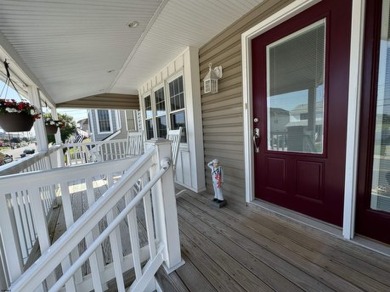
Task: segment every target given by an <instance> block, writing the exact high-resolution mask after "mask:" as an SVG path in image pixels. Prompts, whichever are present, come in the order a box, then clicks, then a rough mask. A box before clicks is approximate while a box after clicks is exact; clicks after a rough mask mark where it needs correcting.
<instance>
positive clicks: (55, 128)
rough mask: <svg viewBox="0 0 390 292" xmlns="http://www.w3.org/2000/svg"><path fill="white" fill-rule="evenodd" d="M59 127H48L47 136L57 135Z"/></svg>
mask: <svg viewBox="0 0 390 292" xmlns="http://www.w3.org/2000/svg"><path fill="white" fill-rule="evenodd" d="M57 130H58V127H57V126H55V125H46V134H52V135H54V134H55V133H57Z"/></svg>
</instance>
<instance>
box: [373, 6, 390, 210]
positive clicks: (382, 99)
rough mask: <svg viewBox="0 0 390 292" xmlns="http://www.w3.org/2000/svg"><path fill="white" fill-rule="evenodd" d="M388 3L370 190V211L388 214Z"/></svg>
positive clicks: (389, 189) (383, 23)
mask: <svg viewBox="0 0 390 292" xmlns="http://www.w3.org/2000/svg"><path fill="white" fill-rule="evenodd" d="M389 2H390V1H389V0H385V1H383V12H382V28H381V40H380V57H379V70H378V89H377V107H376V120H375V148H374V157H373V160H374V163H373V171H372V191H371V208H372V209H374V210H381V211H386V212H390V42H389V41H390V38H389V32H390V27H389V23H390V21H389V15H390V13H389V6H390V5H389Z"/></svg>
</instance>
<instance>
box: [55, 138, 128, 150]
mask: <svg viewBox="0 0 390 292" xmlns="http://www.w3.org/2000/svg"><path fill="white" fill-rule="evenodd" d="M120 142H126V139H115V140H105V141H96V142H82V143H65V144H62V145H61V146H62V148H69V147H73V146H94V145H102V144H112V143H120Z"/></svg>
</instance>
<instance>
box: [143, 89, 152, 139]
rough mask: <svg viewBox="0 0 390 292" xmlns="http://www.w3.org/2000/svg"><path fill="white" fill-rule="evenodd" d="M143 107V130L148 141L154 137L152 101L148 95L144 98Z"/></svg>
mask: <svg viewBox="0 0 390 292" xmlns="http://www.w3.org/2000/svg"><path fill="white" fill-rule="evenodd" d="M144 103H145V104H144V105H145V130H146V138H147V139H148V140H150V139H152V138H153V137H154V134H153V110H152V100H151V99H150V95H148V96H146V97H145V98H144Z"/></svg>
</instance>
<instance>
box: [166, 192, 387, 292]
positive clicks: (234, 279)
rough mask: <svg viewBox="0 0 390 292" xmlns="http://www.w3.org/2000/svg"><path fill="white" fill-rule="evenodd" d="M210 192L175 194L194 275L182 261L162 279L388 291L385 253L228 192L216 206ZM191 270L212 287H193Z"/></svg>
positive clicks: (215, 286) (238, 287) (261, 287)
mask: <svg viewBox="0 0 390 292" xmlns="http://www.w3.org/2000/svg"><path fill="white" fill-rule="evenodd" d="M211 199H212V196H211V195H208V194H206V193H202V194H195V193H193V192H191V191H189V190H184V191H182V192H181V194H180V195H179V197H178V198H177V206H178V219H179V225H180V226H179V228H180V239H181V247H182V255H183V259H184V260H185V261H186V265H187V263H189V265H191V270H192V271H193V269H196V271H197V273H199V274H200V275H198V276H196V277H191V271H186V265H184V266H182V267H180V268H179V269H178V270H176V271H175V272H173V273H171V274H170V275H165V281H169V280H170V278H171V277H174V278H175V280H174V281H175V282H176V283H177V281H178V279H180V280H181V281H182V282H183V285H184V286H185V287H188V289H189V291H214V290H217V291H225V290H227V291H232V289H233V290H234V291H265V290H267V289H270V290H274V291H300V290H301V291H390V257H388V256H384V255H382V254H379V253H376V252H375V251H372V250H368V249H366V248H364V247H362V246H359V245H356V244H354V243H352V242H349V241H346V240H343V239H341V238H338V237H336V236H334V235H331V234H328V233H326V232H322V231H320V230H317V229H314V228H311V227H308V226H300V225H298V224H294V223H292V222H289V221H288V220H286V219H281V218H279V217H277V216H272V215H270V214H268V213H267V212H261V210H260V209H258V210H257V209H256V208H253V207H248V206H246V204H245V202H243V201H239V200H237V199H235V198H228V205H227V206H226V207H224V208H221V209H217V208H213V207H212V204H211ZM232 263H235V264H232ZM236 263H237V264H236ZM242 269H244V270H246V272H245V271H243V270H242ZM238 271H239V273H238ZM162 272H163V270H160V271H159V273H162ZM249 274H251V276H249ZM199 276H201V278H202V279H203V281H204V280H205V279H206V280H208V281H210V285H212V288H211V287H209V288H203V289H201V288H200V286H197V284H198V279H199ZM221 282H223V283H226V284H227V285H222V286H221V285H219V283H221ZM226 286H227V287H226ZM229 287H230V288H229ZM232 287H234V288H232ZM166 291H170V290H169V289H166Z"/></svg>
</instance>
